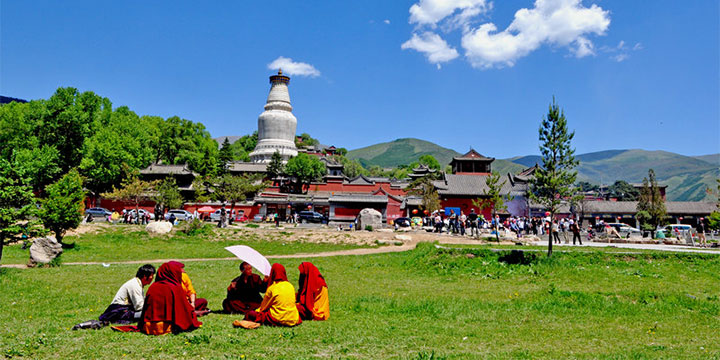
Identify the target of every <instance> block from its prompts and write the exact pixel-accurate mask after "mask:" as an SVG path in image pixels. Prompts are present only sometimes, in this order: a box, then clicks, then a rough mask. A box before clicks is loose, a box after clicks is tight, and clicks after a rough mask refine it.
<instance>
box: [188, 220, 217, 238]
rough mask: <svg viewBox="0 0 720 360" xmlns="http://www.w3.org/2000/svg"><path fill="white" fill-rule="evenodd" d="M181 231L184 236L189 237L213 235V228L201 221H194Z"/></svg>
mask: <svg viewBox="0 0 720 360" xmlns="http://www.w3.org/2000/svg"><path fill="white" fill-rule="evenodd" d="M181 231H182V233H183V234H185V235H188V236H196V235H211V234H212V233H213V226H212V225H210V224H206V223H204V222H203V221H202V220H200V219H194V220H193V221H190V222H188V223H187V225H186V226H184V228H183V229H182V230H181Z"/></svg>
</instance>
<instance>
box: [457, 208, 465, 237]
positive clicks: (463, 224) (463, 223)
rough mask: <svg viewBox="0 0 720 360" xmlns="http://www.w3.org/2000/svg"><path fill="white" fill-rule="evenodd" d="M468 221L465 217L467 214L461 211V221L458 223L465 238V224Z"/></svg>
mask: <svg viewBox="0 0 720 360" xmlns="http://www.w3.org/2000/svg"><path fill="white" fill-rule="evenodd" d="M466 221H467V216H465V214H464V213H463V212H462V211H460V220H459V221H458V222H459V225H460V235H461V236H465V225H466V224H465V222H466Z"/></svg>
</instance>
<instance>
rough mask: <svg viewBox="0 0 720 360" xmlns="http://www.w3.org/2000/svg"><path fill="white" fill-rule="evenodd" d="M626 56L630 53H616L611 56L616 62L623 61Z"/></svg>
mask: <svg viewBox="0 0 720 360" xmlns="http://www.w3.org/2000/svg"><path fill="white" fill-rule="evenodd" d="M628 57H630V55H628V54H617V55H615V56H613V57H612V59H613V60H615V61H617V62H623V61H625V59H627V58H628Z"/></svg>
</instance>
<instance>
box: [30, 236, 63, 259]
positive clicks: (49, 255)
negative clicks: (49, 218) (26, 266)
mask: <svg viewBox="0 0 720 360" xmlns="http://www.w3.org/2000/svg"><path fill="white" fill-rule="evenodd" d="M61 253H62V245H60V243H58V242H57V240H55V238H54V237H50V236H48V237H44V238H40V239H36V240H34V241H33V243H32V245H31V246H30V263H31V264H47V263H49V262H51V261H53V259H55V258H56V257H57V256H58V255H60V254H61Z"/></svg>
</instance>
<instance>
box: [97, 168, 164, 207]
mask: <svg viewBox="0 0 720 360" xmlns="http://www.w3.org/2000/svg"><path fill="white" fill-rule="evenodd" d="M158 183H159V181H157V180H155V181H145V180H141V179H140V178H139V177H138V176H137V173H132V174H130V175H129V176H128V177H127V178H126V179H125V180H123V182H122V186H121V187H120V188H116V187H114V186H113V189H112V191H109V192H105V193H102V194H101V195H102V197H104V198H108V199H112V200H119V201H127V202H132V203H134V204H135V214H140V202H141V201H143V200H146V199H150V198H151V197H152V193H153V191H154V190H155V187H156V186H157V185H158Z"/></svg>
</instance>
